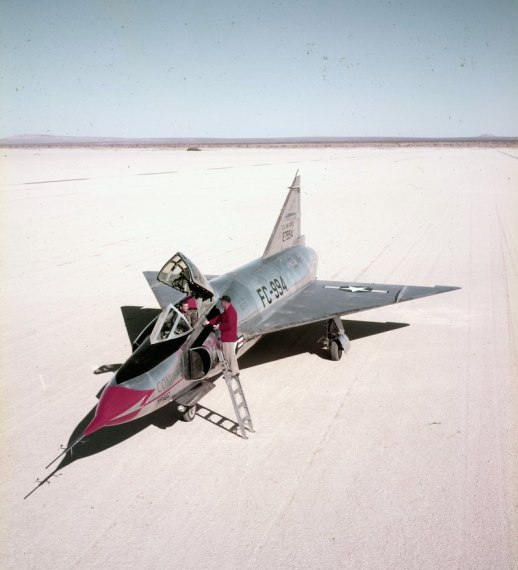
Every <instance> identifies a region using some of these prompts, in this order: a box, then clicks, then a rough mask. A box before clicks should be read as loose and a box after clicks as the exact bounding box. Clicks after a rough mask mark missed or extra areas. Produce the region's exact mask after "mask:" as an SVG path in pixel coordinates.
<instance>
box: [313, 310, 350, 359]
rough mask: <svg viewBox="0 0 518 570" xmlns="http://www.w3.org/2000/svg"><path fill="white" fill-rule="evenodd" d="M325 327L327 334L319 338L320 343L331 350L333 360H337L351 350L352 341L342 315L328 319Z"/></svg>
mask: <svg viewBox="0 0 518 570" xmlns="http://www.w3.org/2000/svg"><path fill="white" fill-rule="evenodd" d="M325 327H326V328H325V335H324V336H323V337H322V338H320V339H319V341H318V343H319V344H320V346H322V348H324V349H325V350H329V354H330V356H331V360H333V361H335V362H337V361H338V360H340V358H342V354H343V353H344V352H347V351H348V350H349V348H350V346H351V343H350V341H349V339H348V338H347V336H346V334H345V331H344V327H343V324H342V320H341V319H340V317H333V318H332V319H328V320H327V321H326V323H325Z"/></svg>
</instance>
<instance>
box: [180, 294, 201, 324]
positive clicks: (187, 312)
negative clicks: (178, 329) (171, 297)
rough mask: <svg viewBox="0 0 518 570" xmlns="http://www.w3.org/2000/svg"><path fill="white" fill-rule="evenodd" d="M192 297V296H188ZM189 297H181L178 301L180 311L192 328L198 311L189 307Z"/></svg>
mask: <svg viewBox="0 0 518 570" xmlns="http://www.w3.org/2000/svg"><path fill="white" fill-rule="evenodd" d="M190 298H191V299H192V297H190ZM189 305H190V303H189V299H183V300H182V301H181V303H180V312H181V313H182V314H183V316H184V317H185V318H186V319H187V322H188V323H189V324H190V325H191V327H193V328H194V325H195V324H196V321H197V320H198V311H197V310H196V309H191V308H190V307H189Z"/></svg>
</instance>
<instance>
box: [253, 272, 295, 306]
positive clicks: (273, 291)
mask: <svg viewBox="0 0 518 570" xmlns="http://www.w3.org/2000/svg"><path fill="white" fill-rule="evenodd" d="M287 290H288V287H286V283H285V282H284V279H283V278H282V275H279V278H278V279H273V281H270V289H268V287H267V286H266V285H263V286H262V287H259V289H256V291H257V294H258V295H259V299H261V301H262V302H263V307H266V306H267V305H271V304H272V303H273V301H274V300H275V299H279V297H281V296H282V295H284V291H287Z"/></svg>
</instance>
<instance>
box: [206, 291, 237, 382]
mask: <svg viewBox="0 0 518 570" xmlns="http://www.w3.org/2000/svg"><path fill="white" fill-rule="evenodd" d="M221 305H222V306H223V309H224V311H223V313H221V315H218V316H217V317H214V318H213V319H211V320H210V321H205V322H204V323H203V324H204V325H205V326H207V325H212V326H213V327H214V329H215V330H219V331H221V345H222V349H223V356H224V357H225V360H226V361H227V367H228V371H229V374H230V376H231V377H233V378H239V367H238V365H237V357H236V351H235V349H234V345H235V343H236V341H237V313H236V309H234V306H233V305H232V304H231V299H230V297H229V296H228V295H223V297H221Z"/></svg>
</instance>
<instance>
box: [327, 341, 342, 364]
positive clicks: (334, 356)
mask: <svg viewBox="0 0 518 570" xmlns="http://www.w3.org/2000/svg"><path fill="white" fill-rule="evenodd" d="M329 348H330V351H331V360H333V361H334V362H338V361H339V360H340V358H342V352H343V350H342V347H341V346H340V345H339V344H338V342H337V341H336V340H333V341H331V346H330V347H329Z"/></svg>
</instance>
